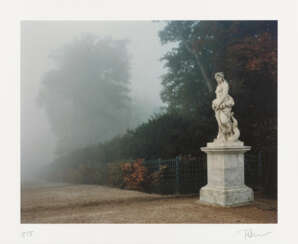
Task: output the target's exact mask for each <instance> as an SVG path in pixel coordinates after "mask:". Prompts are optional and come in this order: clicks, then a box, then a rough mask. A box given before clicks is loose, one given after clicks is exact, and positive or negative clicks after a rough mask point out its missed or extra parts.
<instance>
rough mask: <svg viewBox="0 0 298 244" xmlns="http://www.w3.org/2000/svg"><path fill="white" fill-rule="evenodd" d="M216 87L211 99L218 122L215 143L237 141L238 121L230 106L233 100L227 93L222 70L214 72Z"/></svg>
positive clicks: (227, 87) (226, 83)
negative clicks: (214, 94)
mask: <svg viewBox="0 0 298 244" xmlns="http://www.w3.org/2000/svg"><path fill="white" fill-rule="evenodd" d="M215 79H216V81H217V87H216V90H215V93H216V98H215V99H214V100H213V101H212V109H213V110H214V112H215V118H216V121H217V124H218V134H217V137H216V139H215V140H214V142H215V143H224V142H237V141H238V139H239V136H240V131H239V129H238V122H237V120H236V119H235V117H234V115H233V112H232V107H233V106H234V104H235V102H234V99H233V98H232V97H231V96H230V95H229V84H228V82H227V81H226V80H225V78H224V74H223V72H217V73H216V74H215Z"/></svg>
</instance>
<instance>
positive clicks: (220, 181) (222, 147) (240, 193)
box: [200, 141, 254, 206]
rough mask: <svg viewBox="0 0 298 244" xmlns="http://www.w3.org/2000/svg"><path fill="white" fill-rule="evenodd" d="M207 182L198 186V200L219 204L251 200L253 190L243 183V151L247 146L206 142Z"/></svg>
mask: <svg viewBox="0 0 298 244" xmlns="http://www.w3.org/2000/svg"><path fill="white" fill-rule="evenodd" d="M201 150H202V151H204V152H206V153H207V168H208V184H207V185H206V186H204V187H202V188H201V190H200V202H201V203H206V204H211V205H219V206H238V205H245V204H249V203H250V202H252V201H253V199H254V196H253V191H252V189H251V188H249V187H247V186H246V185H245V184H244V153H245V152H247V151H249V150H250V147H249V146H244V145H243V142H240V141H238V142H233V143H208V144H207V147H202V148H201Z"/></svg>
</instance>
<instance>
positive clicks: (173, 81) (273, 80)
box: [159, 21, 277, 146]
mask: <svg viewBox="0 0 298 244" xmlns="http://www.w3.org/2000/svg"><path fill="white" fill-rule="evenodd" d="M159 36H160V39H161V42H162V43H164V44H165V43H169V42H176V43H177V47H176V48H174V49H172V50H171V51H169V52H168V53H167V54H166V55H165V56H164V57H163V58H162V59H163V60H164V61H165V67H166V68H167V70H168V72H167V73H166V74H165V75H164V77H163V81H162V85H163V90H162V92H161V98H162V100H163V101H164V102H165V103H167V104H168V111H173V110H175V111H178V112H179V113H183V114H185V115H191V116H195V117H200V118H201V121H206V120H207V121H208V120H209V121H210V120H212V119H213V115H212V113H213V112H212V111H211V107H210V104H211V100H212V99H213V98H214V90H215V87H216V83H215V80H214V78H213V77H214V74H215V73H216V72H224V73H225V77H226V78H227V80H228V82H229V83H230V88H231V93H232V96H233V97H234V99H235V100H236V106H235V108H234V109H235V115H236V117H238V118H239V121H240V128H241V129H242V130H241V132H242V135H243V137H244V138H245V139H246V141H247V142H248V143H253V144H258V143H259V142H260V140H258V137H259V136H261V135H262V137H261V138H262V144H263V145H258V146H264V145H265V144H268V145H269V144H271V145H273V144H276V143H277V140H276V139H277V126H276V123H277V22H276V21H169V22H168V23H167V25H166V27H165V28H164V29H163V30H161V31H160V33H159ZM202 129H203V127H202ZM268 130H270V131H268ZM264 133H265V134H266V136H265V135H264ZM264 136H265V137H264Z"/></svg>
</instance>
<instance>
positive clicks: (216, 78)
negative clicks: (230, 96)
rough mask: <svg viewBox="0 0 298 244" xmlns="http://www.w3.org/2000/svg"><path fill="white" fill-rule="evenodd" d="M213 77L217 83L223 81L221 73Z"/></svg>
mask: <svg viewBox="0 0 298 244" xmlns="http://www.w3.org/2000/svg"><path fill="white" fill-rule="evenodd" d="M214 77H215V80H216V81H217V82H221V81H224V78H225V77H224V73H223V72H217V73H215V75H214Z"/></svg>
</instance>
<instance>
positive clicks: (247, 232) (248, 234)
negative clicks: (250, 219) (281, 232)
mask: <svg viewBox="0 0 298 244" xmlns="http://www.w3.org/2000/svg"><path fill="white" fill-rule="evenodd" d="M237 233H238V234H242V235H243V237H244V239H245V240H247V239H252V238H257V237H264V236H267V235H269V234H271V233H272V232H270V231H268V232H265V233H255V232H254V231H253V230H252V229H242V230H238V231H237Z"/></svg>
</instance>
